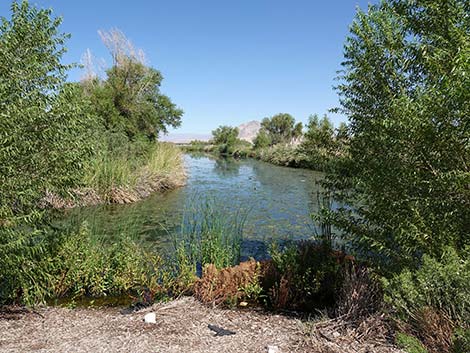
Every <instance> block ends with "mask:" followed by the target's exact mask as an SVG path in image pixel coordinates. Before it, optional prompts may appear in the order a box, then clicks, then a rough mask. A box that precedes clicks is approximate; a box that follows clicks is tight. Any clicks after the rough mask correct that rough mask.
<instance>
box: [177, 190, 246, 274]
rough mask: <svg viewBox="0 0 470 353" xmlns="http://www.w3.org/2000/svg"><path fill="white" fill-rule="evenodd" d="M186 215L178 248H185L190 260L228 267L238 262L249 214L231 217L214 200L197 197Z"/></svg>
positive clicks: (202, 263) (178, 238)
mask: <svg viewBox="0 0 470 353" xmlns="http://www.w3.org/2000/svg"><path fill="white" fill-rule="evenodd" d="M194 202H195V203H194V205H192V206H191V205H190V207H189V208H187V209H186V210H185V212H184V215H183V220H182V224H181V233H180V235H179V236H176V237H175V242H174V245H175V250H176V251H177V252H178V251H183V253H185V254H186V258H187V259H189V262H190V263H192V264H194V265H198V266H201V267H203V266H204V265H206V264H213V265H215V266H216V268H219V269H220V268H224V267H228V266H233V265H236V264H238V262H239V261H240V251H241V243H242V240H243V228H244V225H245V219H246V214H244V213H242V212H241V211H240V212H237V213H236V214H234V215H232V216H227V215H226V214H225V212H224V210H223V206H222V204H220V203H217V202H216V201H214V200H210V199H209V200H199V201H198V200H197V199H196V200H195V201H194Z"/></svg>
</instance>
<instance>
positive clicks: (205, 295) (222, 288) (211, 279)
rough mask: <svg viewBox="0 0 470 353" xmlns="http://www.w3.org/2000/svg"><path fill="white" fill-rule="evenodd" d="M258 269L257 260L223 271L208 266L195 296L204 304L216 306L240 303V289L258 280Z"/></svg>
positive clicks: (195, 289)
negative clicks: (232, 302) (234, 302)
mask: <svg viewBox="0 0 470 353" xmlns="http://www.w3.org/2000/svg"><path fill="white" fill-rule="evenodd" d="M258 267H259V265H258V263H257V262H256V261H255V260H251V261H246V262H242V263H240V264H239V265H237V266H233V267H228V268H224V269H222V270H217V268H216V267H215V266H214V265H207V266H206V267H205V268H204V273H203V276H202V278H201V279H199V280H198V281H197V282H196V284H195V286H194V296H195V297H196V298H197V299H198V300H200V301H201V302H203V303H212V304H214V305H219V304H223V303H227V302H229V301H234V300H235V301H239V300H240V299H243V298H241V296H243V292H242V291H241V290H240V288H243V287H245V286H249V285H250V284H252V283H253V281H254V280H256V278H257V274H258Z"/></svg>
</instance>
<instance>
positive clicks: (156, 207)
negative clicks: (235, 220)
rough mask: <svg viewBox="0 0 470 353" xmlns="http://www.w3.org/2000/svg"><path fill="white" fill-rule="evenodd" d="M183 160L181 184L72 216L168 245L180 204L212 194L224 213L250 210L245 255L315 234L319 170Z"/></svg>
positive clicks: (105, 230)
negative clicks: (137, 199)
mask: <svg viewBox="0 0 470 353" xmlns="http://www.w3.org/2000/svg"><path fill="white" fill-rule="evenodd" d="M185 163H186V169H187V171H188V175H189V176H188V181H187V185H186V186H185V187H184V188H181V189H179V190H174V191H170V192H167V193H164V194H158V195H154V196H152V197H150V198H148V199H146V200H144V201H142V202H138V203H135V204H131V205H107V206H99V207H93V208H86V209H82V210H75V211H73V212H72V214H71V217H72V218H74V219H75V220H76V222H80V221H82V220H87V222H88V224H89V226H90V228H92V230H93V231H94V233H98V234H103V236H108V237H110V238H112V237H113V236H116V234H126V235H129V236H133V237H134V238H138V239H141V240H142V241H145V242H148V243H151V244H156V245H158V246H160V247H166V246H168V245H169V244H170V243H171V237H170V236H169V234H171V233H174V232H177V231H178V228H179V226H180V224H181V218H182V214H183V212H184V208H185V207H188V205H189V204H191V203H194V202H200V201H197V200H204V199H205V198H211V199H213V200H214V202H217V203H220V204H221V205H223V207H224V211H225V212H227V213H228V214H230V213H234V212H238V211H240V210H244V211H245V212H248V218H247V221H246V226H245V237H246V242H245V244H244V245H243V250H244V251H243V253H244V254H245V255H246V256H248V255H251V256H255V255H257V254H258V253H263V252H265V251H266V244H269V243H270V242H272V241H279V240H282V239H301V238H307V237H310V236H312V235H313V234H314V229H313V223H312V220H311V217H310V215H311V213H312V212H314V211H316V210H317V207H318V203H317V201H316V198H317V192H318V190H319V185H318V181H319V180H320V179H321V177H322V174H321V173H317V172H314V171H309V170H301V169H292V168H283V167H277V166H273V165H270V164H267V163H264V162H259V161H256V160H251V159H248V160H234V159H221V158H214V157H210V156H201V155H186V156H185ZM195 200H196V201H195Z"/></svg>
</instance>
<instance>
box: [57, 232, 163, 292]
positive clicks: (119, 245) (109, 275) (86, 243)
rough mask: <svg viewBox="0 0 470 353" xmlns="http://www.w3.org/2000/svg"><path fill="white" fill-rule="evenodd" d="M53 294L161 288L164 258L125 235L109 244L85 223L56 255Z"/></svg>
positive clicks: (153, 289)
mask: <svg viewBox="0 0 470 353" xmlns="http://www.w3.org/2000/svg"><path fill="white" fill-rule="evenodd" d="M53 262H54V268H55V272H54V276H53V282H52V283H51V288H53V289H54V293H52V294H53V296H54V297H59V298H60V297H63V296H67V297H72V298H75V297H82V296H91V297H101V296H110V295H111V296H116V295H122V294H129V293H132V292H134V293H141V292H143V291H144V290H148V291H150V292H157V291H159V290H161V286H160V284H159V283H158V279H159V273H160V269H161V268H162V259H161V258H159V257H158V256H156V255H155V254H154V253H152V252H150V251H148V250H145V249H144V248H143V247H142V246H141V245H139V244H137V243H135V241H133V240H132V239H130V238H128V237H126V236H122V235H121V236H118V237H117V241H116V242H113V243H108V242H107V241H106V240H104V239H100V238H97V237H96V236H93V235H92V234H91V233H90V231H89V230H88V228H87V227H86V225H84V226H82V227H81V229H80V231H79V232H76V233H74V234H70V235H69V236H68V237H66V239H64V241H63V242H62V243H61V245H60V248H59V251H58V253H57V255H56V256H54V260H53Z"/></svg>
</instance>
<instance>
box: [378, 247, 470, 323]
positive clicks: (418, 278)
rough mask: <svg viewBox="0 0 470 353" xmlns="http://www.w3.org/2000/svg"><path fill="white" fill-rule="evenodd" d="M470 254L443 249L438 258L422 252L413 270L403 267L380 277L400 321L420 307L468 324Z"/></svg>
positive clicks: (386, 297) (469, 309)
mask: <svg viewBox="0 0 470 353" xmlns="http://www.w3.org/2000/svg"><path fill="white" fill-rule="evenodd" d="M469 283H470V256H469V250H468V249H467V250H466V251H464V252H463V253H462V254H458V253H457V251H456V250H454V249H453V248H450V247H448V248H446V250H445V251H444V254H443V256H442V258H440V259H435V258H433V257H430V256H428V255H424V257H423V263H422V265H421V267H420V268H419V269H418V270H416V271H411V270H408V269H407V270H404V271H403V272H402V273H400V274H399V275H396V276H395V277H393V278H392V279H391V280H384V284H385V286H384V288H385V300H386V301H388V302H389V303H390V304H391V305H392V306H393V307H394V308H395V309H396V310H397V313H398V315H399V316H400V317H401V318H402V319H403V320H408V319H409V318H411V317H413V316H414V315H415V314H416V313H417V312H418V311H419V310H421V309H422V308H424V307H431V308H434V309H436V310H438V311H440V312H443V313H445V314H446V315H447V316H448V317H449V318H450V319H451V320H452V321H453V322H455V323H457V324H461V325H463V326H469V325H470V286H469Z"/></svg>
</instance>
